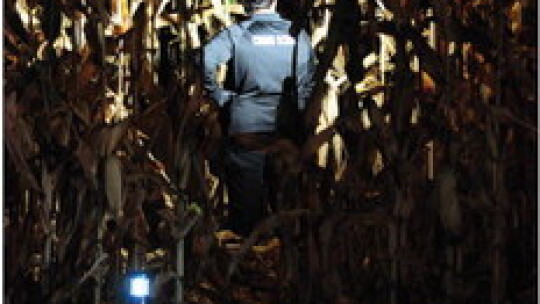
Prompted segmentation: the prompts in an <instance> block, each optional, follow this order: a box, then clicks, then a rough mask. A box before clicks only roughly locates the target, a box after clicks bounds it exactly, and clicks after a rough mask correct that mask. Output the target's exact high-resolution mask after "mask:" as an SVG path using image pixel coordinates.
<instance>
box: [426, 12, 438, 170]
mask: <svg viewBox="0 0 540 304" xmlns="http://www.w3.org/2000/svg"><path fill="white" fill-rule="evenodd" d="M427 17H428V18H429V17H433V8H429V9H428V11H427ZM436 30H437V29H436V25H435V22H433V21H432V22H430V23H429V31H428V37H429V38H428V43H429V46H431V48H433V49H436V45H437V41H436V37H437V36H436V35H437V32H436ZM426 147H427V178H428V180H433V176H434V169H433V167H434V159H433V155H434V148H435V146H434V142H433V140H430V141H428V143H427V145H426Z"/></svg>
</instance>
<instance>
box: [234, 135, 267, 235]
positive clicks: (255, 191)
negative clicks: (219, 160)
mask: <svg viewBox="0 0 540 304" xmlns="http://www.w3.org/2000/svg"><path fill="white" fill-rule="evenodd" d="M224 165H225V183H226V184H227V188H228V194H229V220H228V228H229V229H231V230H232V231H234V232H235V233H237V234H239V235H243V236H247V235H249V233H251V231H252V230H253V228H254V227H255V226H256V225H257V224H258V223H259V222H260V220H261V219H262V218H263V217H264V216H265V205H264V201H265V192H266V190H265V182H264V176H265V174H264V171H265V167H266V154H265V153H262V152H258V151H250V150H247V149H246V148H243V147H240V146H238V145H235V144H227V146H226V148H225V158H224Z"/></svg>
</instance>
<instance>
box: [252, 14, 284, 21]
mask: <svg viewBox="0 0 540 304" xmlns="http://www.w3.org/2000/svg"><path fill="white" fill-rule="evenodd" d="M251 19H252V20H256V21H276V20H281V16H280V15H279V14H278V13H258V14H253V15H252V16H251Z"/></svg>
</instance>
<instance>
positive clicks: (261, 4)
mask: <svg viewBox="0 0 540 304" xmlns="http://www.w3.org/2000/svg"><path fill="white" fill-rule="evenodd" d="M274 1H277V0H243V1H242V2H243V3H244V5H247V6H249V7H250V8H251V9H260V8H269V7H270V6H271V5H272V4H273V3H274Z"/></svg>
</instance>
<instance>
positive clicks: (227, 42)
mask: <svg viewBox="0 0 540 304" xmlns="http://www.w3.org/2000/svg"><path fill="white" fill-rule="evenodd" d="M232 49H233V43H232V39H231V37H230V32H229V30H228V29H226V30H224V31H222V32H220V33H219V34H218V35H217V36H215V37H214V38H213V39H212V40H210V42H208V44H206V45H205V46H204V48H203V51H202V56H203V58H202V59H203V68H204V75H203V76H204V88H205V89H206V91H207V92H208V95H209V96H210V97H211V98H212V99H213V100H214V101H215V102H216V103H217V104H218V105H219V106H220V107H222V106H224V105H225V104H226V103H227V102H228V101H229V100H230V99H231V97H232V96H233V95H234V93H233V92H231V91H227V90H225V89H223V88H222V87H221V86H220V85H219V84H218V82H217V80H216V71H217V68H218V66H219V65H220V64H223V63H225V62H227V61H228V60H229V59H231V57H232Z"/></svg>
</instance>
